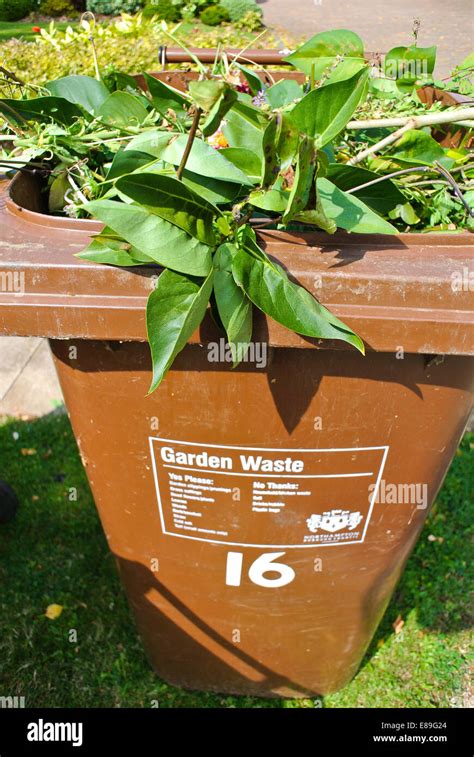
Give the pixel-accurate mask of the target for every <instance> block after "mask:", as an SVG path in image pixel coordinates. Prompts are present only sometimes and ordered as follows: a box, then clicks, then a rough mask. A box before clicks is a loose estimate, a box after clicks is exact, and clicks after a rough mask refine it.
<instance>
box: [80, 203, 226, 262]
mask: <svg viewBox="0 0 474 757" xmlns="http://www.w3.org/2000/svg"><path fill="white" fill-rule="evenodd" d="M85 207H86V210H88V212H89V213H91V215H92V216H93V217H94V218H98V219H99V221H102V222H103V223H105V224H106V225H107V226H108V227H110V228H111V229H113V231H114V232H115V233H116V234H118V235H119V236H120V237H122V238H123V239H125V240H126V241H127V242H128V243H129V244H131V245H132V246H133V247H136V248H137V250H140V252H142V253H144V254H145V255H147V256H149V257H150V258H151V260H153V261H154V262H155V263H158V264H159V265H162V266H166V267H167V268H172V269H173V270H175V271H179V272H180V273H188V274H190V275H191V276H207V274H208V273H209V271H210V270H211V265H212V259H211V250H210V249H209V247H207V246H206V245H203V244H201V243H200V242H198V241H197V240H196V239H194V238H193V237H191V236H189V235H188V234H186V233H185V232H184V231H182V230H181V229H179V228H178V227H177V226H173V224H171V223H168V221H165V220H163V219H162V218H160V217H159V216H157V215H155V214H154V213H152V212H151V211H150V210H148V209H147V208H144V207H141V206H140V205H132V204H131V205H126V204H125V203H123V202H117V201H114V200H93V201H92V202H89V203H88V204H87V205H86V206H85Z"/></svg>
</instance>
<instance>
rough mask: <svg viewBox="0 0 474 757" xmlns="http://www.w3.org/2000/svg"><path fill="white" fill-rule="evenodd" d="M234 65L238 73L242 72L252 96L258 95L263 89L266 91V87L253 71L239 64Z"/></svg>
mask: <svg viewBox="0 0 474 757" xmlns="http://www.w3.org/2000/svg"><path fill="white" fill-rule="evenodd" d="M235 65H236V67H237V68H238V69H239V70H240V71H242V73H243V75H244V76H245V79H246V81H247V84H248V85H249V88H250V91H251V93H252V95H256V94H258V93H259V92H261V91H262V90H263V89H265V90H266V87H265V84H264V83H263V81H262V80H261V79H260V77H259V76H258V75H257V74H256V73H255V72H254V71H252V69H251V68H246V67H245V66H242V65H241V64H240V63H236V64H235Z"/></svg>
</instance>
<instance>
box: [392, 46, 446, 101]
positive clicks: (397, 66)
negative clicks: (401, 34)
mask: <svg viewBox="0 0 474 757" xmlns="http://www.w3.org/2000/svg"><path fill="white" fill-rule="evenodd" d="M435 62H436V47H417V46H416V45H411V46H410V47H393V48H392V49H391V50H390V51H389V52H388V53H387V54H386V56H385V60H384V71H385V75H386V76H388V77H391V78H392V79H395V80H396V82H397V87H398V88H399V89H400V90H402V91H403V92H410V91H411V90H412V89H413V87H414V85H415V83H416V82H417V81H419V80H423V79H426V78H428V77H429V75H430V74H432V73H433V70H434V67H435Z"/></svg>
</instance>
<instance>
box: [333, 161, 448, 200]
mask: <svg viewBox="0 0 474 757" xmlns="http://www.w3.org/2000/svg"><path fill="white" fill-rule="evenodd" d="M434 170H435V169H434V168H431V166H417V167H416V168H403V169H401V170H400V171H394V172H393V173H388V174H386V175H385V176H378V177H377V178H376V179H372V181H366V182H365V184H360V185H359V186H358V187H352V189H347V190H346V194H348V195H350V194H353V193H354V192H359V191H360V190H361V189H366V187H371V186H373V185H374V184H379V183H380V182H381V181H386V180H387V179H394V178H395V177H397V176H403V175H404V174H407V173H424V172H425V171H434Z"/></svg>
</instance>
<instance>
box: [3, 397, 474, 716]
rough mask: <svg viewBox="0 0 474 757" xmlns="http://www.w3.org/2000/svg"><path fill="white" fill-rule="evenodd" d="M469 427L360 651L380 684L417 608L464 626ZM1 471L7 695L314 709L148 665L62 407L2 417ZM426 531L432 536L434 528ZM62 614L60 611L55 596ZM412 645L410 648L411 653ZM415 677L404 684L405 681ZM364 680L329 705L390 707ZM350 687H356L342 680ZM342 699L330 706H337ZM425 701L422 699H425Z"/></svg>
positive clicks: (435, 620) (442, 629)
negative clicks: (400, 628)
mask: <svg viewBox="0 0 474 757" xmlns="http://www.w3.org/2000/svg"><path fill="white" fill-rule="evenodd" d="M470 441H472V436H471V437H466V438H465V439H464V441H463V443H462V445H461V447H460V449H459V451H458V454H457V456H456V458H455V460H454V462H453V465H452V467H451V470H450V472H449V475H448V477H447V479H446V482H445V484H444V487H443V489H442V491H441V493H440V495H439V497H438V500H437V503H436V505H435V506H434V509H433V511H432V514H431V515H430V518H429V520H428V524H427V526H426V527H425V529H424V531H423V533H422V535H421V538H420V541H419V543H418V545H417V547H416V549H415V551H414V553H413V555H412V556H411V558H410V560H409V562H408V566H407V568H406V571H405V573H404V575H403V578H402V580H401V582H400V584H399V586H398V588H397V590H396V593H395V596H394V598H393V600H392V602H391V603H390V605H389V607H388V609H387V612H386V613H385V616H384V618H383V620H382V622H381V624H380V626H379V629H378V631H377V634H376V636H375V638H374V640H373V642H372V644H371V646H370V648H369V650H368V652H367V655H366V657H365V659H364V663H363V670H364V675H367V676H368V677H369V679H373V678H374V677H378V679H377V680H376V681H375V680H374V681H373V683H374V684H376V686H375V689H377V690H378V689H380V688H381V687H382V688H383V683H384V681H383V677H384V676H385V675H387V671H386V669H385V666H384V665H382V666H381V669H378V668H377V667H376V666H372V667H371V666H370V664H369V663H371V661H372V659H373V657H374V655H375V654H376V653H377V652H378V651H379V650H380V647H381V645H384V644H387V643H388V642H389V641H390V639H391V637H393V635H394V630H393V627H392V626H393V623H394V621H395V619H396V618H397V617H398V616H401V617H402V618H406V617H407V616H408V615H409V614H410V613H412V612H413V611H414V610H415V611H416V616H417V623H418V627H419V628H423V629H426V631H427V632H429V633H433V634H439V635H440V636H441V637H443V638H444V637H445V636H446V635H449V634H451V633H453V632H457V631H460V630H462V629H464V628H466V627H467V626H468V624H469V620H470V619H469V614H468V603H467V600H466V595H467V586H468V582H469V576H468V571H469V570H470V564H471V563H470V554H469V546H468V538H467V533H468V530H469V528H470V519H469V506H470V503H471V491H472V481H473V478H474V473H473V466H472V453H471V451H470V447H471V446H472V444H471V445H470ZM0 479H3V480H6V481H7V482H8V483H9V484H10V485H11V486H12V487H13V488H14V489H15V490H16V492H17V494H18V497H19V499H20V503H21V506H20V510H19V513H18V516H17V518H16V519H15V520H14V521H12V522H11V523H9V524H7V525H3V526H1V527H0V586H1V592H0V628H1V632H0V694H2V695H10V696H14V695H16V696H26V699H27V706H30V707H32V706H39V707H42V706H45V707H46V706H53V707H56V706H75V707H110V706H131V707H133V706H135V707H150V706H153V702H155V700H156V701H158V702H159V706H160V707H229V706H232V707H280V708H281V707H312V706H314V704H315V701H314V700H277V699H271V700H269V699H258V698H255V697H238V696H224V695H219V694H207V693H200V692H188V691H184V690H181V689H178V688H175V687H172V686H170V685H168V684H166V683H164V682H162V681H160V680H159V679H158V678H157V677H156V675H155V674H154V673H153V671H152V670H151V669H150V667H149V665H148V662H147V660H146V658H145V654H144V652H143V648H142V645H141V642H140V639H139V638H138V635H137V633H136V630H135V626H134V623H133V620H132V618H131V614H130V612H129V609H128V605H127V601H126V599H125V596H124V593H123V591H122V589H121V586H120V584H119V580H118V577H117V573H116V570H115V565H114V561H113V557H112V555H111V553H110V552H109V550H108V547H107V544H106V541H105V538H104V535H103V532H102V529H101V526H100V522H99V519H98V516H97V513H96V510H95V507H94V503H93V500H92V496H91V493H90V490H89V486H88V483H87V479H86V476H85V473H84V470H83V468H82V465H81V462H80V458H79V455H78V452H77V447H76V444H75V441H74V437H73V435H72V431H71V428H70V425H69V421H68V419H67V416H66V415H64V414H61V413H57V412H55V413H51V414H49V415H48V416H45V417H43V418H40V419H37V420H34V421H31V422H22V421H11V422H8V423H5V424H4V425H2V426H0ZM430 535H431V537H430V538H428V537H429V536H430ZM53 603H56V604H59V605H62V606H63V607H64V612H63V613H62V615H61V616H60V617H59V618H58V619H57V620H55V621H52V620H49V619H48V618H46V617H45V615H44V613H45V610H46V608H47V606H48V605H49V604H53ZM412 652H413V650H412V649H411V647H410V645H409V644H407V646H406V654H407V655H409V654H411V653H412ZM407 685H408V686H409V684H407ZM373 689H374V687H371V686H367V687H366V693H364V694H363V695H362V701H361V693H360V691H358V692H357V694H354V701H352V703H351V697H350V696H349V698H347V696H345V698H343V699H341V700H340V703H339V704H338V698H339V695H335V699H334V697H331V698H330V699H329V702H328V705H329V706H363V707H374V706H375V707H377V706H391V704H390V702H384V703H381V702H380V700H379V699H378V697H376V696H375V695H374V694H373ZM346 691H349V689H347V690H346ZM331 701H335V704H331ZM419 706H423V703H422V704H420V705H419Z"/></svg>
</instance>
